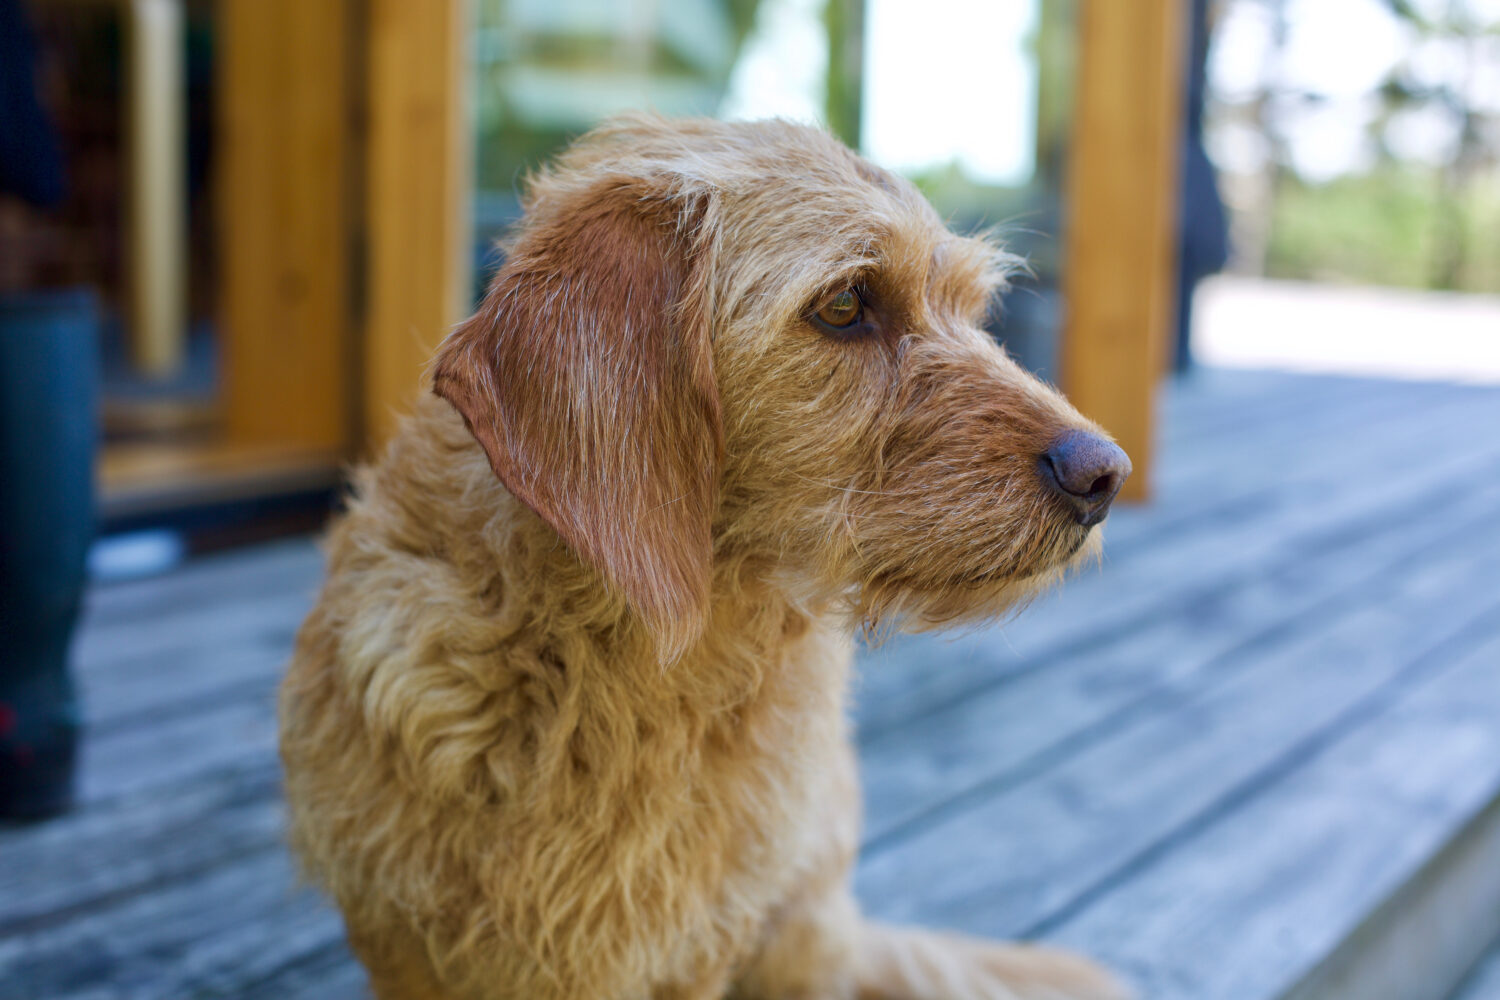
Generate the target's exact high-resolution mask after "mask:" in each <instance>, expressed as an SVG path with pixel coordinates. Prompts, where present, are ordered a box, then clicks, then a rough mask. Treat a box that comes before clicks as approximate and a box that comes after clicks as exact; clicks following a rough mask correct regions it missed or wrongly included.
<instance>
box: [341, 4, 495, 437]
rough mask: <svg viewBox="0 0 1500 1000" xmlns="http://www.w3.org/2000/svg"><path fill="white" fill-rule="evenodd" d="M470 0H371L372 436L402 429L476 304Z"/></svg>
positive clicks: (368, 387) (368, 343) (367, 409)
mask: <svg viewBox="0 0 1500 1000" xmlns="http://www.w3.org/2000/svg"><path fill="white" fill-rule="evenodd" d="M468 17H469V4H468V3H467V2H465V0H430V2H427V3H421V4H416V3H411V2H410V0H370V3H369V25H368V30H369V63H368V69H367V72H368V80H369V92H368V100H369V123H370V133H369V149H368V159H367V164H368V174H367V183H368V186H369V187H368V198H367V202H366V212H367V216H368V227H367V232H368V259H367V265H368V267H367V287H368V308H369V312H368V314H367V319H366V331H365V352H364V355H365V370H364V376H365V383H364V384H365V398H364V420H365V439H366V444H367V445H368V446H374V445H378V444H379V443H380V442H381V441H383V440H385V439H386V438H388V437H389V436H390V433H391V431H392V430H393V429H394V428H395V424H396V421H397V419H398V418H399V417H400V415H401V414H402V413H404V412H407V411H408V410H409V409H410V407H411V403H412V400H413V398H414V397H415V395H416V393H417V392H418V391H420V389H421V387H422V385H423V384H424V382H423V379H422V373H423V369H424V367H425V366H426V364H427V361H428V359H429V358H430V357H431V356H432V352H433V349H434V348H435V347H436V346H437V344H438V342H439V341H440V340H442V338H443V337H444V336H445V335H446V334H447V332H448V330H449V328H450V327H451V326H452V325H453V324H454V323H456V322H458V321H459V320H460V319H461V318H462V317H463V315H464V313H465V312H466V311H467V309H468V306H469V301H468V299H469V294H468V285H469V280H470V277H469V275H470V267H471V265H470V256H471V253H472V251H471V249H470V244H471V242H472V237H471V235H470V234H471V225H472V223H471V220H470V214H471V213H470V188H471V186H472V179H471V178H472V167H471V164H470V159H471V157H470V145H471V143H470V137H469V128H470V126H469V120H468V115H467V108H468V91H469V87H470V80H469V60H468V48H467V39H468V35H469V31H468V28H469V24H468Z"/></svg>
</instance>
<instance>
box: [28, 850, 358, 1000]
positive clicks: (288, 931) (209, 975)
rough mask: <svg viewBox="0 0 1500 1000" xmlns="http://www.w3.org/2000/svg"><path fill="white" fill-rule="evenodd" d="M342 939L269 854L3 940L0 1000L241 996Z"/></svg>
mask: <svg viewBox="0 0 1500 1000" xmlns="http://www.w3.org/2000/svg"><path fill="white" fill-rule="evenodd" d="M342 936H343V928H342V925H341V923H340V921H339V919H338V917H337V916H336V915H335V914H334V913H333V912H332V911H331V910H330V909H328V908H327V906H325V905H324V904H323V902H322V901H321V900H320V899H318V897H317V896H316V895H314V894H313V893H312V892H310V891H308V890H302V889H297V888H295V881H294V878H293V872H292V868H291V862H290V859H289V858H288V856H287V854H286V852H285V851H284V850H281V849H279V848H272V849H269V850H266V851H262V852H260V853H258V854H253V855H250V856H248V857H245V858H242V859H240V860H238V861H236V862H234V863H232V864H225V865H221V866H217V867H215V868H213V869H212V870H210V871H209V872H207V873H206V874H204V875H203V876H201V877H199V878H195V879H190V880H186V881H178V882H173V883H169V884H168V885H166V886H165V887H163V888H162V889H161V890H160V891H158V892H152V893H143V894H137V895H133V896H130V897H128V898H126V899H124V900H122V901H120V902H118V903H114V904H112V905H106V906H102V907H100V908H98V909H94V910H90V911H89V912H87V913H86V914H84V915H82V916H80V917H79V918H77V919H74V920H70V921H68V922H66V923H63V924H59V925H56V926H50V927H44V928H41V929H39V930H34V931H29V932H22V933H19V934H15V935H11V936H8V937H6V938H4V939H0V1000H12V998H13V1000H23V998H24V1000H32V998H36V997H47V998H49V1000H76V998H79V997H83V996H97V995H100V994H101V991H102V992H103V995H107V996H110V997H114V998H116V1000H135V998H139V1000H157V998H160V997H198V996H221V997H236V996H238V995H239V994H240V991H241V989H242V988H243V987H245V986H247V985H252V984H255V983H257V982H259V981H261V980H264V979H266V978H267V977H271V976H274V975H276V974H277V973H278V972H279V970H280V969H282V968H283V967H285V966H287V965H289V964H292V963H294V962H295V961H296V960H297V959H298V958H299V957H303V956H309V955H316V954H322V953H324V952H325V951H327V949H329V948H330V947H335V946H337V943H338V941H339V940H340V939H341V938H342Z"/></svg>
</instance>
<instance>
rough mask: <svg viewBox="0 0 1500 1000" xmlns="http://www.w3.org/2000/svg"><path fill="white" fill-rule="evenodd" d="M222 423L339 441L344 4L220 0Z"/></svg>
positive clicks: (346, 207)
mask: <svg viewBox="0 0 1500 1000" xmlns="http://www.w3.org/2000/svg"><path fill="white" fill-rule="evenodd" d="M219 18H220V22H219V23H220V34H219V39H220V40H219V45H220V73H221V76H220V79H219V83H220V101H221V103H220V122H219V128H220V132H219V136H218V146H217V150H216V156H217V158H218V162H219V164H220V182H221V185H222V187H221V191H220V195H221V201H220V212H221V219H220V232H221V233H222V237H221V266H222V275H223V288H222V311H221V316H222V329H223V333H224V394H225V425H226V432H227V437H228V439H229V441H230V442H231V443H233V444H241V445H243V444H256V445H258V444H277V445H285V446H296V447H314V448H328V449H343V448H346V447H347V446H348V445H349V443H350V431H351V419H350V417H351V415H352V405H351V403H352V390H353V379H352V375H353V372H352V370H351V364H350V348H351V334H352V330H351V315H352V309H351V302H350V285H351V282H350V264H351V253H350V246H351V240H350V232H351V221H352V216H351V212H350V208H351V205H350V198H349V183H348V181H349V177H350V170H351V167H352V166H353V161H352V157H351V96H352V93H351V89H352V88H351V86H350V81H351V79H352V74H351V72H350V69H351V58H352V46H351V44H350V7H349V3H348V2H347V0H221V2H220V4H219Z"/></svg>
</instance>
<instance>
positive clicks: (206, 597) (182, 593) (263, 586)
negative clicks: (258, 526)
mask: <svg viewBox="0 0 1500 1000" xmlns="http://www.w3.org/2000/svg"><path fill="white" fill-rule="evenodd" d="M322 572H323V555H322V553H321V552H320V551H319V550H318V548H317V546H316V545H314V544H313V543H312V542H311V541H309V540H308V539H306V538H292V539H287V540H284V541H277V542H268V543H266V544H264V545H256V546H254V547H252V548H247V549H236V550H233V551H230V552H220V553H215V554H213V555H209V556H200V557H198V558H195V559H191V560H189V561H188V562H186V563H184V564H183V565H181V566H179V567H176V568H174V569H173V570H172V571H171V572H170V573H165V574H163V575H161V576H155V577H148V578H146V579H142V580H129V581H121V582H116V583H106V584H96V585H94V586H92V587H90V588H89V593H88V600H87V608H86V609H85V612H84V619H83V631H84V632H85V633H87V632H89V631H92V630H96V629H104V628H108V627H109V626H112V625H117V624H122V623H132V622H137V621H139V620H140V619H141V618H142V617H145V616H149V617H155V616H156V615H159V614H162V613H163V612H164V611H171V610H181V611H190V610H195V609H196V610H201V609H203V608H208V607H218V606H221V605H223V604H225V603H228V602H232V601H238V600H249V599H254V598H260V597H266V596H274V595H276V594H280V593H285V592H287V591H289V590H293V591H299V592H303V593H308V594H311V593H313V592H314V591H315V590H316V588H317V585H318V581H319V580H320V579H321V577H322Z"/></svg>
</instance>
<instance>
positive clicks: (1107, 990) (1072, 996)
mask: <svg viewBox="0 0 1500 1000" xmlns="http://www.w3.org/2000/svg"><path fill="white" fill-rule="evenodd" d="M964 944H965V945H966V946H967V947H966V949H965V950H966V951H968V953H969V960H970V961H971V962H972V963H973V964H974V965H975V966H976V967H977V968H978V969H979V970H980V975H981V976H982V978H983V979H984V980H986V982H987V984H988V985H992V986H993V992H985V993H983V994H982V995H983V996H986V997H991V998H993V1000H1137V998H1136V994H1135V991H1134V990H1131V989H1130V988H1129V987H1127V986H1126V985H1125V984H1124V983H1123V982H1122V981H1121V980H1120V979H1119V978H1117V977H1116V976H1115V975H1114V973H1112V972H1110V971H1108V970H1107V969H1105V968H1104V967H1103V966H1101V965H1098V964H1097V963H1095V962H1092V961H1090V960H1089V959H1086V958H1084V957H1083V956H1082V955H1076V954H1074V953H1073V952H1070V951H1061V950H1059V949H1056V948H1044V947H1040V946H1034V945H1020V944H991V943H988V942H979V941H966V942H964Z"/></svg>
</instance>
